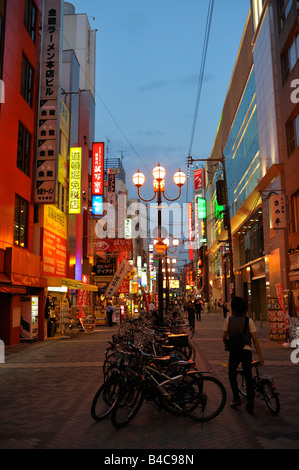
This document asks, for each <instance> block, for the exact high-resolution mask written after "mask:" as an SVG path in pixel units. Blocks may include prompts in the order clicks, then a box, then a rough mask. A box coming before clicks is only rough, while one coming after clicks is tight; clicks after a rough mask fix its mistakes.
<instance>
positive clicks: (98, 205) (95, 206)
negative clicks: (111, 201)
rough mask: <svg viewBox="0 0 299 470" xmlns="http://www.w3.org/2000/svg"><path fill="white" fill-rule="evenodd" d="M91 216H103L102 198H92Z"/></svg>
mask: <svg viewBox="0 0 299 470" xmlns="http://www.w3.org/2000/svg"><path fill="white" fill-rule="evenodd" d="M92 215H103V196H92Z"/></svg>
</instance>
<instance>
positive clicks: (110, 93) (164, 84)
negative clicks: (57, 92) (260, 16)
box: [70, 0, 250, 202]
mask: <svg viewBox="0 0 299 470" xmlns="http://www.w3.org/2000/svg"><path fill="white" fill-rule="evenodd" d="M70 3H72V4H73V5H74V6H75V8H76V13H86V14H87V16H88V17H89V21H90V25H91V27H92V29H97V30H98V32H97V41H96V140H97V141H104V142H105V143H106V144H107V145H108V152H109V156H110V157H120V155H121V151H123V155H124V160H123V164H124V167H125V170H126V175H127V186H128V190H129V195H130V196H132V197H135V196H137V194H136V193H137V192H136V190H135V188H134V186H133V184H132V182H131V181H132V180H131V178H132V175H133V173H135V172H136V171H137V170H138V169H140V171H142V172H143V173H144V174H145V176H146V184H145V187H144V194H145V196H146V197H147V196H148V195H150V194H151V193H152V179H153V178H152V176H151V171H152V169H153V168H154V166H156V165H157V163H161V165H163V166H164V167H165V168H166V170H167V177H166V190H167V192H168V194H169V195H170V196H171V197H173V196H174V195H175V194H176V187H174V183H173V181H172V176H173V174H174V173H175V172H176V171H177V170H178V169H179V168H181V169H182V171H185V172H186V171H187V166H186V165H187V164H186V160H187V156H188V153H189V150H190V148H191V149H192V152H191V154H192V156H193V157H194V158H208V157H209V156H210V153H211V150H212V147H213V143H214V139H215V136H216V132H217V127H218V124H219V120H220V116H221V112H222V108H223V105H224V101H225V97H226V93H227V90H228V86H229V83H230V79H231V75H232V72H233V68H234V64H235V60H236V57H237V53H238V49H239V45H240V41H241V38H242V33H243V29H244V26H245V23H246V19H247V15H248V12H249V7H250V2H249V0H225V1H224V0H215V2H214V8H213V16H212V23H211V29H210V37H209V43H208V49H207V56H206V63H205V73H204V80H203V84H202V89H201V96H200V102H199V108H198V117H197V122H196V129H195V134H194V140H193V141H192V138H191V134H192V126H193V122H194V112H195V103H196V96H197V90H198V81H199V74H200V69H201V63H202V56H203V47H204V38H205V31H206V23H207V17H208V9H209V0H151V1H150V2H146V1H144V0H126V1H124V0H73V1H72V2H70ZM93 17H94V18H95V19H93ZM191 143H192V145H191ZM190 188H192V183H191V182H190V184H189V195H191V192H190ZM185 191H186V190H184V192H183V197H184V200H186V192H185ZM189 199H190V197H189ZM182 202H184V201H182Z"/></svg>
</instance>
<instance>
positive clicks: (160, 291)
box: [158, 182, 164, 323]
mask: <svg viewBox="0 0 299 470" xmlns="http://www.w3.org/2000/svg"><path fill="white" fill-rule="evenodd" d="M161 203H162V197H161V187H160V182H159V190H158V239H159V240H161V228H162V211H161V207H160V206H161ZM158 298H159V322H160V323H163V320H164V318H163V273H162V256H159V264H158Z"/></svg>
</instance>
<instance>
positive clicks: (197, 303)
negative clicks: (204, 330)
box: [194, 299, 201, 321]
mask: <svg viewBox="0 0 299 470" xmlns="http://www.w3.org/2000/svg"><path fill="white" fill-rule="evenodd" d="M194 307H195V310H196V320H197V321H201V302H200V300H199V299H196V300H195V302H194Z"/></svg>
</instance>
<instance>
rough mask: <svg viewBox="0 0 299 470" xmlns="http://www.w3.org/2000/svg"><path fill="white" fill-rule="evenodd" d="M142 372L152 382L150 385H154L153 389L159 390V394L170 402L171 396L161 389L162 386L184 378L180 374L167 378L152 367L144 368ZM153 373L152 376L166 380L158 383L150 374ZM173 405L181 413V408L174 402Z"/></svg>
mask: <svg viewBox="0 0 299 470" xmlns="http://www.w3.org/2000/svg"><path fill="white" fill-rule="evenodd" d="M144 372H145V374H146V375H147V377H148V378H149V379H150V381H151V382H152V384H153V385H154V387H155V388H156V389H157V390H159V392H160V393H161V394H162V395H163V396H164V397H165V398H167V399H169V400H172V397H171V395H169V393H168V392H167V391H166V390H165V389H164V388H163V386H165V385H166V384H168V383H170V382H171V383H174V382H177V381H178V380H180V379H182V378H184V375H183V374H181V375H177V376H176V377H169V376H168V375H166V374H164V372H161V371H159V370H157V369H154V368H153V367H151V366H145V368H144ZM151 372H153V373H154V374H156V375H158V376H159V377H164V378H166V380H165V381H164V382H162V383H159V382H158V381H157V380H156V379H155V377H154V376H153V374H152V373H151ZM173 404H174V405H175V406H176V407H177V408H178V409H179V410H180V411H183V410H182V408H181V407H179V406H178V405H177V404H176V403H175V402H173Z"/></svg>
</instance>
